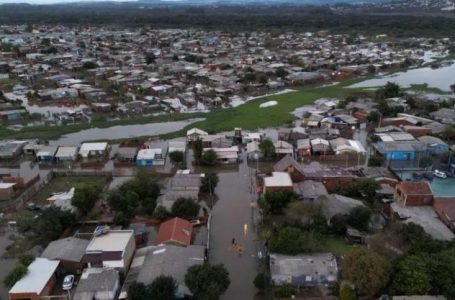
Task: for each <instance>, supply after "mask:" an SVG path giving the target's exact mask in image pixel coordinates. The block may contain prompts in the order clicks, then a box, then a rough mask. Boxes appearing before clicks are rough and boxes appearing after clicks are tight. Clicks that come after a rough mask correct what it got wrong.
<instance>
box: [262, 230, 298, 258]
mask: <svg viewBox="0 0 455 300" xmlns="http://www.w3.org/2000/svg"><path fill="white" fill-rule="evenodd" d="M304 243H305V240H304V236H303V234H302V230H300V229H299V228H295V227H290V226H286V227H284V228H282V229H280V230H279V231H278V232H276V233H275V234H273V235H272V236H271V238H270V240H269V248H270V250H271V251H272V252H276V253H281V254H288V255H295V254H298V253H299V252H302V248H303V244H304Z"/></svg>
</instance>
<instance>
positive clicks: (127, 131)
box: [49, 119, 203, 146]
mask: <svg viewBox="0 0 455 300" xmlns="http://www.w3.org/2000/svg"><path fill="white" fill-rule="evenodd" d="M202 120H203V119H189V120H184V121H174V122H163V123H148V124H140V125H119V126H112V127H108V128H90V129H86V130H81V131H79V132H74V133H70V134H66V135H64V136H62V137H61V138H60V139H58V140H54V141H50V142H49V143H50V144H51V145H59V146H73V145H79V144H80V143H82V142H86V141H100V140H115V139H126V138H135V137H141V136H156V135H160V134H166V133H170V132H174V131H178V130H181V129H183V128H184V127H185V126H188V125H190V124H193V123H195V122H199V121H202Z"/></svg>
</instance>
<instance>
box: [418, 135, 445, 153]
mask: <svg viewBox="0 0 455 300" xmlns="http://www.w3.org/2000/svg"><path fill="white" fill-rule="evenodd" d="M417 139H418V140H419V141H420V142H421V143H423V144H425V145H426V146H427V149H428V151H429V152H430V153H431V154H432V155H440V154H442V153H445V152H447V151H449V145H448V144H446V143H445V142H444V141H443V140H441V139H440V138H437V137H435V136H430V135H424V136H421V137H418V138H417Z"/></svg>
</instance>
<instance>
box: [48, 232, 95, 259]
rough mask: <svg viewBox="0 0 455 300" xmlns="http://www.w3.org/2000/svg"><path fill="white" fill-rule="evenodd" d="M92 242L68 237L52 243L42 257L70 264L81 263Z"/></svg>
mask: <svg viewBox="0 0 455 300" xmlns="http://www.w3.org/2000/svg"><path fill="white" fill-rule="evenodd" d="M89 243H90V241H88V240H84V239H78V238H74V237H68V238H64V239H60V240H56V241H53V242H50V243H49V245H48V246H47V247H46V249H44V252H43V253H42V254H41V257H44V258H48V259H55V260H65V261H70V262H81V261H82V258H83V257H84V255H85V250H86V249H87V246H88V244H89Z"/></svg>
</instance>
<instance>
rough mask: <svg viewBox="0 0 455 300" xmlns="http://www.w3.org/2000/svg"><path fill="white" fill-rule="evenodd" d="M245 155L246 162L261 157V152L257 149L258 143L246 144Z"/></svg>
mask: <svg viewBox="0 0 455 300" xmlns="http://www.w3.org/2000/svg"><path fill="white" fill-rule="evenodd" d="M246 155H247V159H248V160H253V159H256V160H257V159H259V158H261V157H262V152H261V149H259V142H258V141H252V142H249V143H248V144H246Z"/></svg>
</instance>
